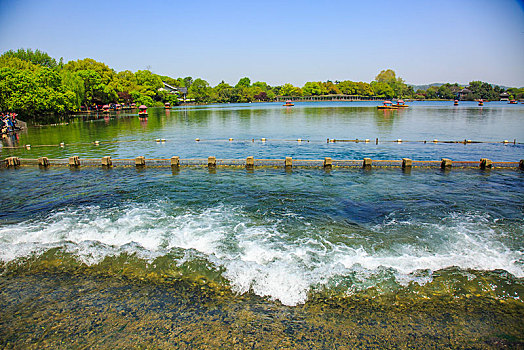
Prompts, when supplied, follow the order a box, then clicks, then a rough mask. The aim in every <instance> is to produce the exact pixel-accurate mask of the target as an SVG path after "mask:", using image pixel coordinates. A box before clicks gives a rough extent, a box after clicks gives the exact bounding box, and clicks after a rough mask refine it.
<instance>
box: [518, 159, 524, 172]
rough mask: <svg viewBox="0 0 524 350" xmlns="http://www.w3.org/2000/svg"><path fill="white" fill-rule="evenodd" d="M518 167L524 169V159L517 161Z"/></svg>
mask: <svg viewBox="0 0 524 350" xmlns="http://www.w3.org/2000/svg"><path fill="white" fill-rule="evenodd" d="M519 168H520V169H521V170H524V159H521V160H520V162H519Z"/></svg>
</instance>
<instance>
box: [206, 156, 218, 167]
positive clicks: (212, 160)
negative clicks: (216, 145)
mask: <svg viewBox="0 0 524 350" xmlns="http://www.w3.org/2000/svg"><path fill="white" fill-rule="evenodd" d="M216 166H217V159H216V157H213V156H211V157H208V158H207V167H208V168H216Z"/></svg>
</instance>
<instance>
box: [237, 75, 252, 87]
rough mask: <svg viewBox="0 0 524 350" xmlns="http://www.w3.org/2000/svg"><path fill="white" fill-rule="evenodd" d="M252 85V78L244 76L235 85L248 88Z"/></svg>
mask: <svg viewBox="0 0 524 350" xmlns="http://www.w3.org/2000/svg"><path fill="white" fill-rule="evenodd" d="M250 86H251V80H250V79H249V78H248V77H244V78H242V79H240V80H239V81H238V83H237V84H236V85H235V87H236V88H248V87H250Z"/></svg>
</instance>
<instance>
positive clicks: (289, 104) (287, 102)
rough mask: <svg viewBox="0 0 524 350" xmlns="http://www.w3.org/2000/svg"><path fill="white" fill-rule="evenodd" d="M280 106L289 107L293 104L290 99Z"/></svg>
mask: <svg viewBox="0 0 524 350" xmlns="http://www.w3.org/2000/svg"><path fill="white" fill-rule="evenodd" d="M282 106H286V107H291V106H294V104H293V102H291V100H287V101H286V103H284V104H283V105H282Z"/></svg>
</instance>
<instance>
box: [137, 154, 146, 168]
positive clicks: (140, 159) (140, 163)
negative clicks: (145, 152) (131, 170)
mask: <svg viewBox="0 0 524 350" xmlns="http://www.w3.org/2000/svg"><path fill="white" fill-rule="evenodd" d="M145 165H146V158H145V157H144V156H138V157H136V158H135V166H145Z"/></svg>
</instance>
